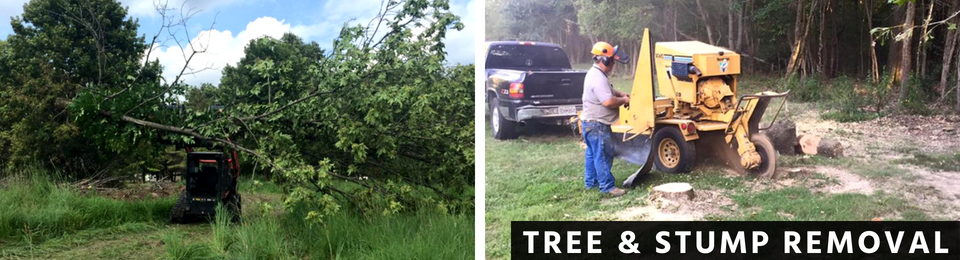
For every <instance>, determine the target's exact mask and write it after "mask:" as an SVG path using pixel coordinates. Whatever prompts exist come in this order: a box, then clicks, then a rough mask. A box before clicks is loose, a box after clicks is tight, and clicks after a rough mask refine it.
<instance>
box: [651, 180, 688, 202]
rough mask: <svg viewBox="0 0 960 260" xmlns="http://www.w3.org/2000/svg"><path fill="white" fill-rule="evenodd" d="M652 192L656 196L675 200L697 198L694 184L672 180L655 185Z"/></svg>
mask: <svg viewBox="0 0 960 260" xmlns="http://www.w3.org/2000/svg"><path fill="white" fill-rule="evenodd" d="M651 194H652V195H653V196H655V197H660V198H665V199H668V200H674V201H686V200H693V199H694V198H696V196H697V195H696V194H695V193H694V192H693V186H690V184H689V183H683V182H671V183H667V184H661V185H658V186H656V187H653V190H652V191H651Z"/></svg>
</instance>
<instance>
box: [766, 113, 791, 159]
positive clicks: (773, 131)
mask: <svg viewBox="0 0 960 260" xmlns="http://www.w3.org/2000/svg"><path fill="white" fill-rule="evenodd" d="M764 133H765V134H767V137H770V142H772V143H773V148H774V149H777V151H779V152H780V154H786V155H794V154H797V148H796V147H797V125H796V124H794V123H793V121H790V120H788V119H784V120H779V121H777V122H776V123H774V124H773V125H771V126H770V128H768V129H767V130H766V131H765V132H764Z"/></svg>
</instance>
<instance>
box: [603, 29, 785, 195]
mask: <svg viewBox="0 0 960 260" xmlns="http://www.w3.org/2000/svg"><path fill="white" fill-rule="evenodd" d="M739 75H740V55H739V54H737V53H735V52H733V51H730V50H727V49H724V48H720V47H716V46H712V45H709V44H706V43H702V42H697V41H684V42H658V43H655V44H654V43H652V42H651V41H650V32H649V30H648V29H645V30H644V32H643V35H642V41H641V47H640V53H639V54H638V58H637V68H636V74H635V76H634V80H633V87H632V90H631V93H630V104H629V106H623V107H620V119H619V121H618V122H617V123H616V124H614V125H612V126H611V129H612V131H613V132H614V136H615V137H614V138H616V139H619V140H620V142H617V141H614V143H615V145H614V151H615V153H616V154H617V157H619V158H622V159H624V160H626V161H628V162H630V163H634V164H638V165H642V167H641V168H640V169H639V170H637V172H636V173H634V174H633V175H632V176H630V177H629V178H627V180H626V181H624V183H623V184H624V185H623V186H624V187H628V188H629V187H633V186H634V185H635V183H634V181H635V180H636V178H637V177H638V176H640V175H642V174H645V173H647V172H649V171H650V169H651V168H652V165H656V166H657V169H659V170H660V171H663V172H668V173H683V172H688V171H690V170H691V169H692V167H693V166H694V164H695V160H697V156H698V146H700V147H701V149H700V154H699V155H700V156H704V157H706V158H709V157H727V158H719V159H724V160H726V161H732V162H733V163H730V164H732V166H734V167H735V168H737V169H738V170H739V171H742V172H745V173H748V174H752V175H758V176H765V177H772V175H773V174H774V171H775V170H776V167H777V166H776V165H777V152H776V150H774V147H773V144H771V142H770V139H769V138H768V137H767V136H766V135H765V134H763V133H761V132H760V130H764V129H765V128H761V127H760V120H761V118H762V117H763V114H764V111H765V110H766V109H767V106H768V105H769V104H770V102H771V100H772V99H773V98H781V100H780V101H781V102H780V107H779V108H777V113H776V115H774V117H773V121H776V117H777V116H779V114H780V109H782V108H783V104H784V103H785V102H786V96H787V94H789V91H787V92H784V93H776V92H761V93H757V94H748V95H743V96H740V97H739V98H738V97H737V96H736V95H737V79H738V77H739ZM654 78H656V82H657V83H659V84H657V89H658V93H659V95H654ZM772 123H773V122H771V123H770V124H767V127H769V125H771V124H772ZM711 148H712V149H711ZM724 154H726V155H727V156H724ZM737 157H739V158H737ZM737 159H739V160H737ZM651 161H652V162H653V163H651ZM737 161H739V162H738V163H737Z"/></svg>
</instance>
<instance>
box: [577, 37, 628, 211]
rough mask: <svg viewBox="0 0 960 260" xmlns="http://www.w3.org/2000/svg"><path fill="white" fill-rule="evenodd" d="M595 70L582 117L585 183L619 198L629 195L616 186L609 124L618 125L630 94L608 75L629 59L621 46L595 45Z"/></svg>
mask: <svg viewBox="0 0 960 260" xmlns="http://www.w3.org/2000/svg"><path fill="white" fill-rule="evenodd" d="M590 52H591V53H592V54H593V60H594V64H593V68H590V70H589V71H587V75H586V77H585V78H584V80H583V112H582V113H581V114H580V119H581V122H582V123H581V126H580V127H581V128H580V129H582V132H583V141H584V142H585V143H586V144H587V150H586V152H585V157H586V167H585V169H584V184H585V186H586V188H587V189H592V188H600V192H603V193H607V194H610V195H612V196H614V197H618V196H621V195H623V194H624V193H626V192H625V191H624V190H622V189H619V188H617V187H616V186H614V183H613V182H614V180H613V174H612V173H610V167H611V166H612V164H613V156H614V154H613V146H612V145H613V143H612V142H613V141H614V140H612V139H611V134H612V133H611V131H610V125H612V124H614V123H616V122H617V120H618V119H619V116H620V110H619V107H620V106H625V105H629V104H630V95H627V94H624V93H623V92H620V91H617V90H614V89H613V86H612V85H611V84H610V81H609V80H608V76H609V75H610V73H611V72H612V71H613V67H614V65H615V64H616V62H620V63H626V62H627V61H628V60H629V58H628V57H627V56H626V55H625V54H624V53H621V52H620V51H619V48H618V46H616V47H615V46H612V45H610V44H609V43H606V42H598V43H596V44H594V45H593V50H591V51H590Z"/></svg>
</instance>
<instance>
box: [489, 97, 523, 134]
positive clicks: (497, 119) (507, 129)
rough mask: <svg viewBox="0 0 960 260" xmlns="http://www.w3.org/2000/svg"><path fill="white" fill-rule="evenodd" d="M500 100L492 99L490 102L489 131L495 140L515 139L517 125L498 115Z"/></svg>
mask: <svg viewBox="0 0 960 260" xmlns="http://www.w3.org/2000/svg"><path fill="white" fill-rule="evenodd" d="M499 104H500V99H498V98H493V100H492V101H491V102H490V111H491V112H490V130H492V131H493V138H495V139H497V140H506V139H515V138H517V132H516V131H517V123H516V122H512V121H509V120H507V119H506V118H503V116H501V115H500V106H499Z"/></svg>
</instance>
